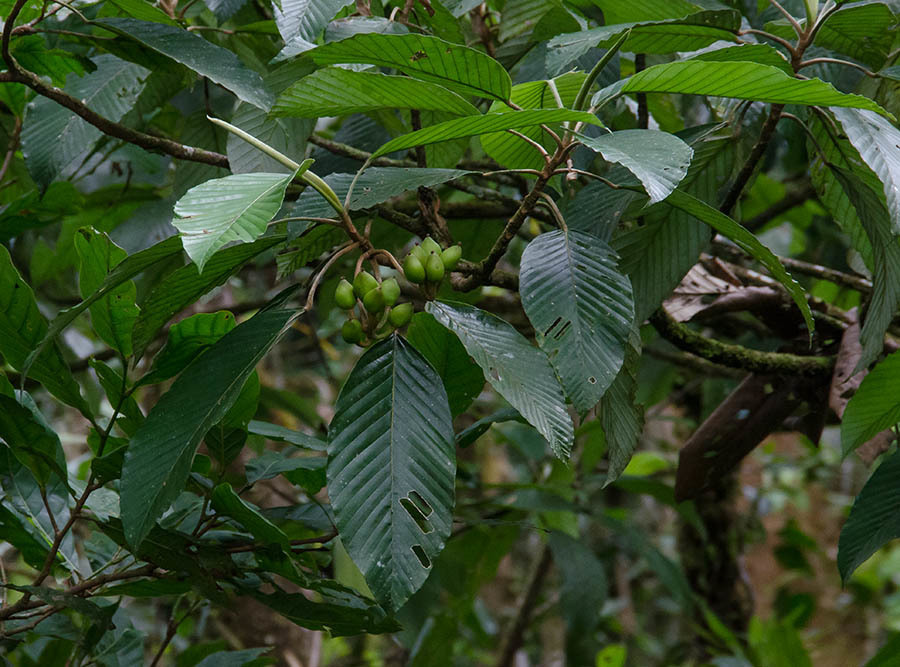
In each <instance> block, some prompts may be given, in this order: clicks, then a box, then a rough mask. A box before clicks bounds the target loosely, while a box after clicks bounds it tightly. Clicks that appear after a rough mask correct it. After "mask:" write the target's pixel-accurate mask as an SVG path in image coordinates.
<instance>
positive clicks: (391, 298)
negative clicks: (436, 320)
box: [334, 271, 413, 346]
mask: <svg viewBox="0 0 900 667" xmlns="http://www.w3.org/2000/svg"><path fill="white" fill-rule="evenodd" d="M399 298H400V285H399V283H398V282H397V281H396V280H395V279H394V278H388V279H387V280H384V281H382V282H380V283H379V282H378V280H376V279H375V276H373V275H372V274H371V273H369V272H368V271H360V272H359V273H357V274H356V276H355V277H354V278H353V283H352V284H351V283H349V282H348V281H347V280H346V279H345V278H342V279H341V282H339V283H338V286H337V289H335V291H334V301H335V303H336V304H337V305H338V307H339V308H343V309H344V310H348V311H351V312H350V313H349V315H350V317H349V318H348V319H347V321H346V322H344V326H343V327H341V336H343V338H344V340H345V341H347V342H348V343H358V344H360V345H362V346H366V345H368V344H369V342H370V341H372V340H374V339H376V338H377V337H378V335H379V333H387V332H388V331H389V330H390V329H391V328H393V329H399V328H400V327H402V326H406V325H407V324H409V321H410V319H412V315H413V305H412V304H411V303H400V304H398V303H397V299H399ZM358 306H361V307H360V308H359V313H360V317H361V319H358V318H356V317H354V316H353V309H354V308H357V307H358Z"/></svg>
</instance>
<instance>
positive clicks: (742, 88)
mask: <svg viewBox="0 0 900 667" xmlns="http://www.w3.org/2000/svg"><path fill="white" fill-rule="evenodd" d="M622 93H682V94H686V95H714V96H717V97H734V98H737V99H741V100H754V101H758V102H771V103H772V104H805V105H816V106H837V107H856V108H858V109H868V110H870V111H875V112H877V113H880V114H881V115H883V116H885V117H887V118H890V119H891V120H893V118H894V117H893V115H891V114H890V113H888V112H887V111H885V110H884V109H883V108H881V107H880V106H879V105H878V104H877V103H875V102H873V101H872V100H870V99H869V98H867V97H863V96H861V95H850V94H847V93H841V92H839V91H838V90H836V89H835V88H834V86H832V85H831V84H830V83H825V82H824V81H821V80H819V79H810V80H806V81H803V80H800V79H794V78H792V77H790V76H788V75H787V74H785V73H784V72H783V71H781V70H780V69H778V68H775V67H770V66H769V65H758V64H756V63H747V62H703V61H700V60H685V61H682V62H674V63H666V64H663V65H654V66H652V67H648V68H647V69H645V70H643V71H642V72H638V73H637V74H635V75H634V76H631V77H629V78H627V79H623V80H622V81H619V82H618V83H616V84H613V85H612V86H610V87H608V88H606V89H604V90H601V91H600V92H599V93H597V94H596V95H594V98H593V99H592V100H591V104H592V105H596V104H599V103H601V102H605V101H606V100H608V99H610V98H611V97H615V96H617V95H620V94H622Z"/></svg>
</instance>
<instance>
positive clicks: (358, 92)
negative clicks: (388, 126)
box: [272, 67, 478, 118]
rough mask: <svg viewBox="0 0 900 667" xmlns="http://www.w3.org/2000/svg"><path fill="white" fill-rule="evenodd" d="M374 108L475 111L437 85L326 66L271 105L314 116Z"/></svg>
mask: <svg viewBox="0 0 900 667" xmlns="http://www.w3.org/2000/svg"><path fill="white" fill-rule="evenodd" d="M378 109H419V110H429V109H430V110H434V111H446V112H447V113H451V114H453V115H456V116H471V115H475V114H478V109H476V108H475V107H474V106H472V105H471V104H470V103H469V102H467V101H466V100H465V99H463V98H462V97H460V96H459V95H457V94H456V93H454V92H452V91H450V90H447V89H446V88H443V87H442V86H439V85H437V84H433V83H428V82H426V81H416V80H415V79H411V78H409V77H408V76H389V75H387V74H379V73H375V72H354V71H352V70H348V69H342V68H340V67H326V68H325V69H320V70H318V71H316V72H313V73H312V74H310V75H309V76H306V77H303V78H302V79H300V80H299V81H298V82H297V83H295V84H294V85H293V86H291V87H290V88H288V89H287V90H286V91H284V92H283V93H282V94H281V96H280V97H279V98H278V100H277V101H276V102H275V106H274V107H272V115H273V116H296V117H298V118H318V117H320V116H346V115H349V114H352V113H365V112H367V111H376V110H378Z"/></svg>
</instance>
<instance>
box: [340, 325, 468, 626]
mask: <svg viewBox="0 0 900 667" xmlns="http://www.w3.org/2000/svg"><path fill="white" fill-rule="evenodd" d="M328 441H329V445H328V469H327V475H328V492H329V496H330V498H331V503H332V509H333V510H334V514H335V518H336V520H337V526H338V529H339V530H340V533H341V539H342V540H343V543H344V545H345V546H346V548H347V551H348V552H349V553H350V555H351V557H352V558H353V561H354V562H355V563H356V565H357V566H358V567H359V569H360V570H361V571H362V573H363V574H364V575H365V577H366V581H367V582H368V584H369V587H370V588H371V589H372V592H373V593H374V594H375V597H376V598H377V599H378V600H379V601H381V602H382V603H383V604H385V605H387V606H389V607H391V608H393V609H396V608H398V607H400V606H401V605H402V604H403V603H404V602H405V601H406V600H407V599H408V598H409V596H410V595H412V594H413V593H414V592H416V591H417V590H418V589H419V588H420V587H421V586H422V584H423V583H424V582H425V579H426V578H427V577H428V575H429V573H430V572H431V567H432V563H433V562H434V559H435V558H436V557H437V555H438V553H439V552H440V551H441V549H442V548H443V546H444V540H446V539H447V536H448V535H449V534H450V526H451V523H452V511H453V485H454V479H455V475H456V458H455V455H454V446H453V425H452V422H451V419H450V409H449V408H448V406H447V395H446V393H445V392H444V386H443V384H442V383H441V379H440V377H438V375H437V373H435V371H434V369H433V368H432V367H431V366H430V365H429V363H428V362H427V361H426V360H425V358H424V357H422V355H421V354H419V352H417V351H416V349H415V348H414V347H412V346H411V345H410V344H409V343H407V342H406V341H405V340H403V339H402V338H400V337H399V336H397V335H394V336H391V337H390V338H387V339H385V340H384V341H382V342H380V343H377V344H376V345H374V346H373V347H371V348H370V349H369V350H368V351H367V352H366V353H365V354H364V355H363V356H362V357H361V358H360V359H359V361H358V362H357V364H356V366H355V367H354V369H353V371H352V372H351V373H350V377H349V378H347V382H346V383H345V385H344V387H343V389H342V390H341V393H340V396H338V400H337V405H336V410H335V416H334V419H333V421H332V423H331V427H330V429H329V433H328Z"/></svg>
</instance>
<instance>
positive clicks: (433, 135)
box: [372, 109, 602, 158]
mask: <svg viewBox="0 0 900 667" xmlns="http://www.w3.org/2000/svg"><path fill="white" fill-rule="evenodd" d="M566 121H576V122H582V123H591V124H592V125H602V123H601V122H600V120H599V119H598V118H597V117H596V116H595V115H594V114H591V113H587V112H585V111H573V110H571V109H523V110H522V111H509V112H506V113H488V114H484V115H483V116H466V117H464V118H455V119H453V120H448V121H444V122H443V123H438V124H437V125H432V126H431V127H426V128H422V129H421V130H416V131H415V132H410V133H409V134H404V135H403V136H400V137H397V138H396V139H391V140H390V141H389V142H387V143H386V144H384V145H383V146H382V147H381V148H379V149H378V150H377V151H375V152H374V153H373V154H372V157H373V158H375V157H379V156H381V155H387V154H388V153H393V152H394V151H399V150H404V149H406V148H412V147H413V146H424V145H426V144H435V143H437V142H439V141H447V140H448V139H459V138H460V137H474V136H477V135H479V134H488V133H490V132H502V131H503V130H515V129H519V128H522V127H534V126H535V125H543V124H551V125H552V124H558V123H563V122H566Z"/></svg>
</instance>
